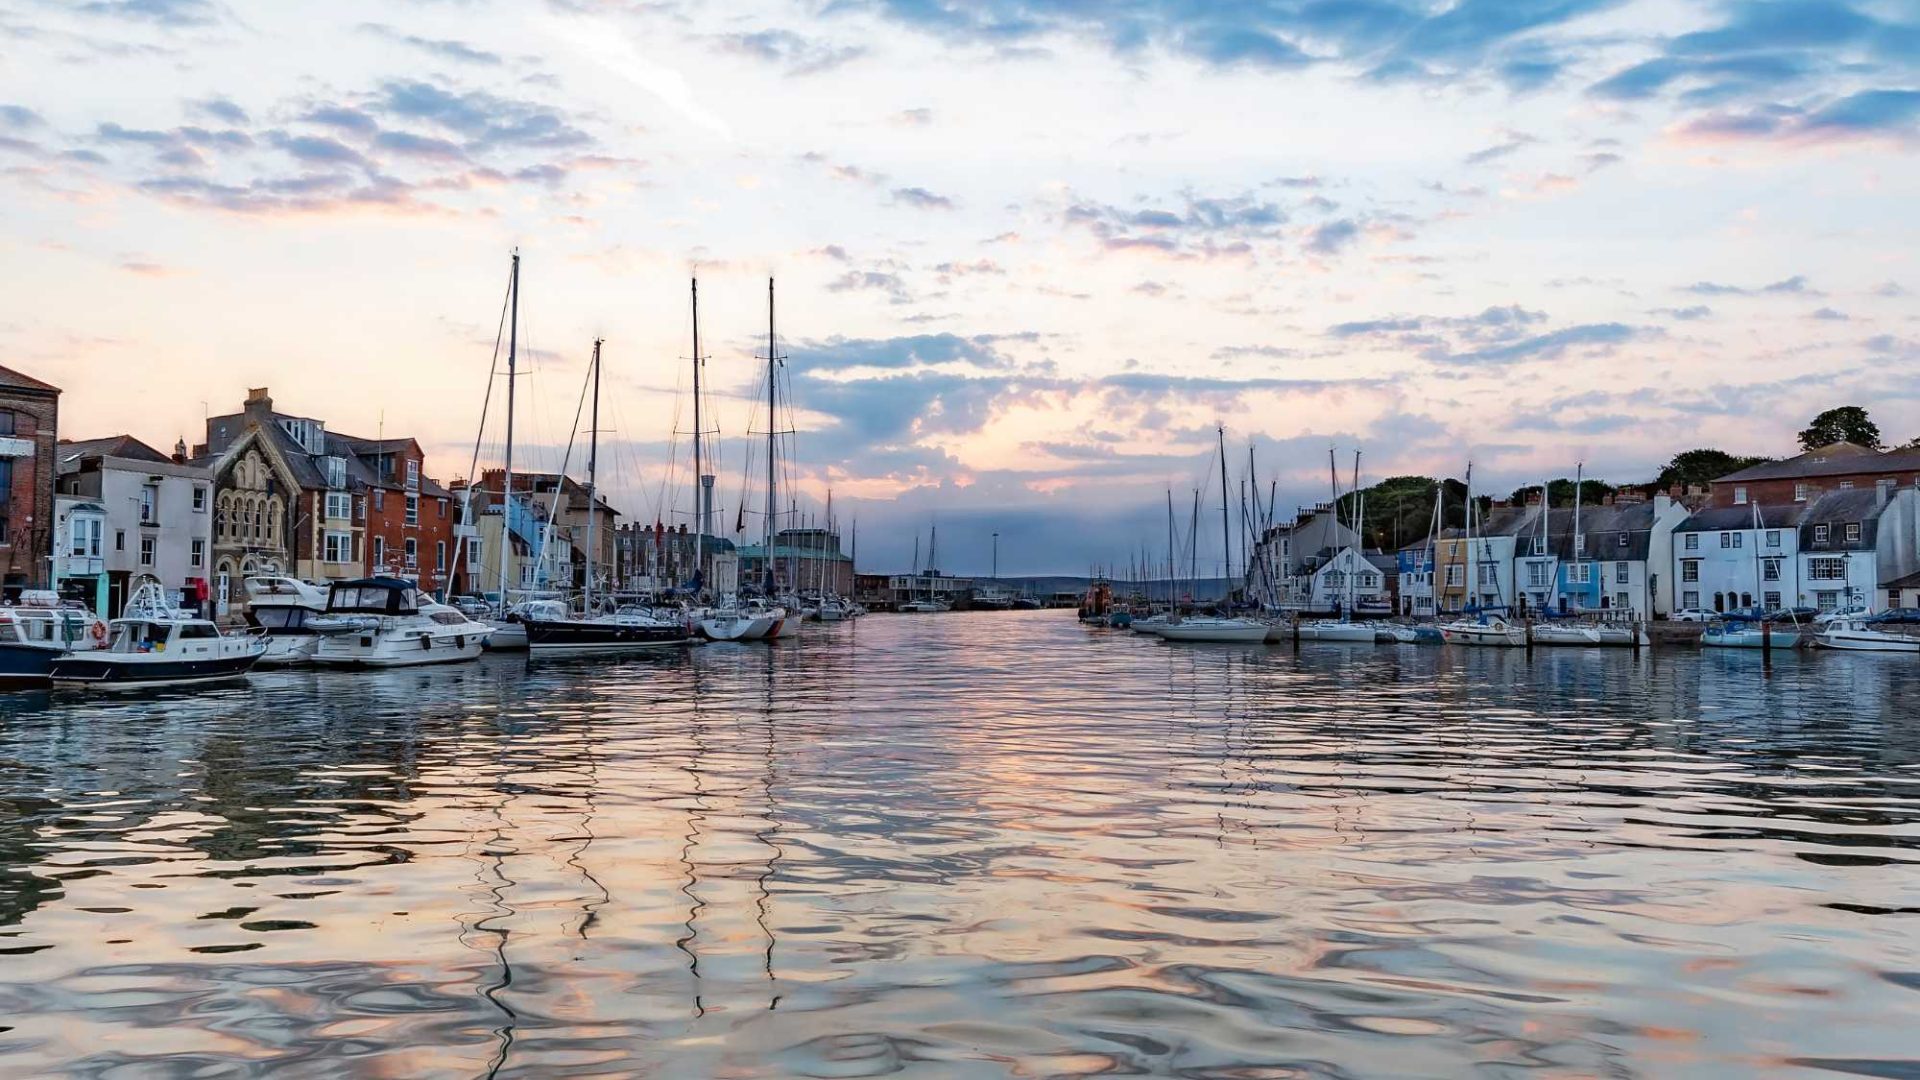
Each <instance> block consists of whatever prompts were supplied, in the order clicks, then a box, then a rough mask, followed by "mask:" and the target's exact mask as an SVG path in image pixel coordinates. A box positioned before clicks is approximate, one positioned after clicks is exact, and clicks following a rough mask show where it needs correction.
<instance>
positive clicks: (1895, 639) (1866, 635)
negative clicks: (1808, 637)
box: [1813, 630, 1920, 653]
mask: <svg viewBox="0 0 1920 1080" xmlns="http://www.w3.org/2000/svg"><path fill="white" fill-rule="evenodd" d="M1813 640H1814V643H1815V644H1817V645H1819V646H1820V647H1821V648H1823V649H1841V650H1845V651H1849V652H1886V653H1920V638H1915V637H1909V636H1907V635H1905V634H1889V633H1886V632H1885V631H1881V630H1828V631H1825V632H1823V633H1820V634H1816V635H1814V639H1813Z"/></svg>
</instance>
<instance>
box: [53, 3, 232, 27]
mask: <svg viewBox="0 0 1920 1080" xmlns="http://www.w3.org/2000/svg"><path fill="white" fill-rule="evenodd" d="M73 10H75V11H78V12H81V13H83V14H87V15H97V16H101V17H104V18H111V19H125V20H127V21H129V22H145V23H153V24H155V25H157V26H167V27H186V26H206V25H209V24H211V23H214V22H217V21H218V20H219V9H217V8H216V7H214V5H213V3H212V0H87V2H85V3H81V4H77V5H75V6H74V8H73Z"/></svg>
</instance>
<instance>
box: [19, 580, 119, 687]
mask: <svg viewBox="0 0 1920 1080" xmlns="http://www.w3.org/2000/svg"><path fill="white" fill-rule="evenodd" d="M110 633H111V631H110V630H109V628H108V626H107V624H106V622H105V621H104V620H102V619H100V618H98V617H97V616H95V615H94V614H93V612H91V611H88V610H87V609H85V608H82V607H76V606H73V605H70V604H62V603H61V602H60V599H59V597H58V596H56V595H55V594H53V593H51V592H40V591H30V592H26V593H22V594H21V597H20V603H18V604H14V605H9V606H7V607H0V685H9V686H34V685H43V684H45V683H46V681H47V679H48V677H49V673H50V672H51V671H52V668H53V661H54V660H55V659H56V658H58V657H60V656H63V655H65V654H67V653H70V652H86V651H88V650H92V649H98V648H102V647H104V646H105V645H106V644H107V641H108V639H109V634H110Z"/></svg>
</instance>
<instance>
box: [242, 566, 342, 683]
mask: <svg viewBox="0 0 1920 1080" xmlns="http://www.w3.org/2000/svg"><path fill="white" fill-rule="evenodd" d="M245 586H246V590H247V611H246V620H247V625H248V626H249V627H251V628H253V629H254V630H256V631H258V632H259V633H261V634H262V635H264V636H265V637H266V639H267V652H266V655H264V656H262V657H261V658H260V663H262V664H306V663H311V662H312V661H313V654H314V653H315V652H316V651H317V650H318V649H319V648H320V638H321V637H322V636H324V635H327V634H342V633H347V632H349V631H351V630H353V629H354V627H355V625H356V624H355V623H354V622H353V620H351V619H340V618H335V617H331V616H329V615H327V613H326V611H327V594H326V591H325V589H324V588H323V587H322V586H319V585H315V584H313V583H312V582H310V581H301V580H299V579H298V578H290V577H250V578H248V579H247V580H246V582H245Z"/></svg>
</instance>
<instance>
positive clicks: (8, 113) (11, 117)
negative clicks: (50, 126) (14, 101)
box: [0, 105, 46, 131]
mask: <svg viewBox="0 0 1920 1080" xmlns="http://www.w3.org/2000/svg"><path fill="white" fill-rule="evenodd" d="M45 124H46V121H45V120H42V119H41V118H40V114H39V113H37V112H34V111H33V110H32V109H29V108H27V107H26V106H25V105H0V127H4V128H9V129H11V130H13V131H26V130H28V129H29V128H37V127H42V126H44V125H45Z"/></svg>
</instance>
